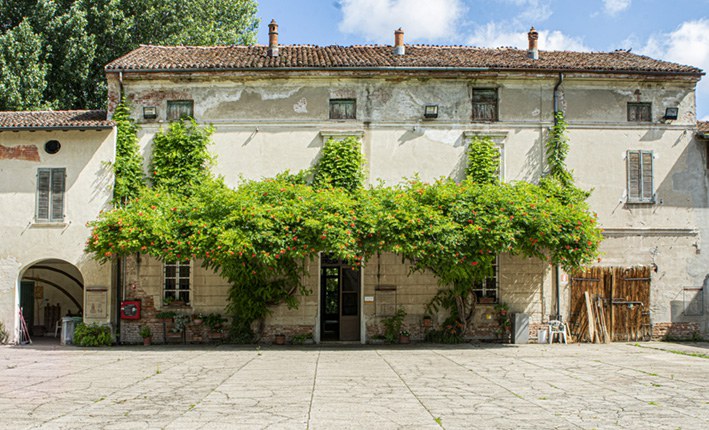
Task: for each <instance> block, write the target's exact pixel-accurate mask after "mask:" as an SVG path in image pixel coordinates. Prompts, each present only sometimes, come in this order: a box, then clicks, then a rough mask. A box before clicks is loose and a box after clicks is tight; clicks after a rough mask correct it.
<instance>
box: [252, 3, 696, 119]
mask: <svg viewBox="0 0 709 430" xmlns="http://www.w3.org/2000/svg"><path fill="white" fill-rule="evenodd" d="M258 3H259V11H258V16H259V18H260V19H261V25H260V26H259V33H258V43H259V44H262V45H267V44H268V23H269V22H271V19H275V20H276V22H278V25H279V29H278V30H279V31H278V32H279V43H281V44H283V45H294V44H310V45H319V46H328V45H345V46H346V45H361V44H385V45H392V44H393V42H394V30H395V29H397V28H399V27H401V28H403V29H404V31H405V42H406V43H420V44H436V45H470V46H478V47H489V48H496V47H500V46H513V47H516V48H521V49H527V32H528V31H529V28H530V27H531V26H534V27H535V28H536V29H537V31H539V49H540V50H573V51H605V52H608V51H613V50H616V49H632V52H634V53H638V54H643V55H648V56H650V57H653V58H658V59H662V60H668V61H672V62H676V63H681V64H689V65H692V66H695V67H699V68H701V69H703V70H704V71H706V72H709V0H259V1H258ZM697 119H700V120H706V121H709V76H704V77H703V78H702V80H701V81H700V83H699V86H698V90H697Z"/></svg>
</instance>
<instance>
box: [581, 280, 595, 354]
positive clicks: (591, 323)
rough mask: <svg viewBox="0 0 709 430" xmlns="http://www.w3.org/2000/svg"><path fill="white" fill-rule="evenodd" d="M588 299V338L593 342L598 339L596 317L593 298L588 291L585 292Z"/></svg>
mask: <svg viewBox="0 0 709 430" xmlns="http://www.w3.org/2000/svg"><path fill="white" fill-rule="evenodd" d="M583 295H584V298H585V299H586V314H587V315H588V339H589V340H590V341H591V342H595V341H596V330H595V325H596V324H595V322H594V320H595V318H594V315H593V307H592V306H591V299H590V298H589V297H588V291H585V292H584V293H583Z"/></svg>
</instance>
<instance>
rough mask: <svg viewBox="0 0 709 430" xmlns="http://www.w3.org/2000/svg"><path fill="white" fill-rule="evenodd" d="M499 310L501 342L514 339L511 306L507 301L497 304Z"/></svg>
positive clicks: (498, 322) (498, 329)
mask: <svg viewBox="0 0 709 430" xmlns="http://www.w3.org/2000/svg"><path fill="white" fill-rule="evenodd" d="M495 311H496V312H497V325H498V327H497V336H498V338H499V340H500V341H501V342H505V343H509V342H511V341H512V320H511V319H510V307H509V306H508V305H507V303H499V304H497V305H495Z"/></svg>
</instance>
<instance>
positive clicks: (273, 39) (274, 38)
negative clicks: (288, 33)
mask: <svg viewBox="0 0 709 430" xmlns="http://www.w3.org/2000/svg"><path fill="white" fill-rule="evenodd" d="M268 56H269V57H278V24H276V20H275V19H272V20H271V23H270V24H268Z"/></svg>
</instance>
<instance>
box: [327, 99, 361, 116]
mask: <svg viewBox="0 0 709 430" xmlns="http://www.w3.org/2000/svg"><path fill="white" fill-rule="evenodd" d="M330 119H356V103H355V100H354V99H332V100H330Z"/></svg>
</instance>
